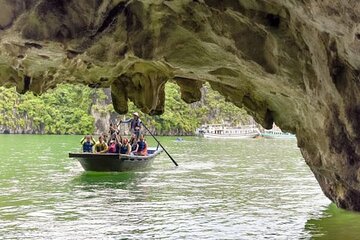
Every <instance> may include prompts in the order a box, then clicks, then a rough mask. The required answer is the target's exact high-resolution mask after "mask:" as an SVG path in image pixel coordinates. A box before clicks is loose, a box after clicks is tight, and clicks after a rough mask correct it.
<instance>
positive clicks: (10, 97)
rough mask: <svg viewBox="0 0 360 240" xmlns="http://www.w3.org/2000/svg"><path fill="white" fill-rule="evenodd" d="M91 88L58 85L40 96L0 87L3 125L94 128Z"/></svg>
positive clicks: (75, 130) (74, 130)
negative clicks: (91, 109)
mask: <svg viewBox="0 0 360 240" xmlns="http://www.w3.org/2000/svg"><path fill="white" fill-rule="evenodd" d="M91 94H92V90H91V89H89V88H85V87H83V86H69V85H59V86H58V87H57V88H56V89H54V90H50V91H48V92H46V93H44V94H43V95H41V96H38V97H37V96H34V95H33V94H32V93H27V94H25V95H19V94H17V93H16V92H15V89H13V88H11V89H8V88H0V112H1V116H2V117H1V118H0V125H2V126H6V128H10V129H16V128H22V129H25V130H30V132H36V133H47V134H84V133H89V132H90V133H91V132H93V131H94V130H95V129H94V118H93V117H92V116H91V115H90V108H91V105H92V100H91V99H92V98H91Z"/></svg>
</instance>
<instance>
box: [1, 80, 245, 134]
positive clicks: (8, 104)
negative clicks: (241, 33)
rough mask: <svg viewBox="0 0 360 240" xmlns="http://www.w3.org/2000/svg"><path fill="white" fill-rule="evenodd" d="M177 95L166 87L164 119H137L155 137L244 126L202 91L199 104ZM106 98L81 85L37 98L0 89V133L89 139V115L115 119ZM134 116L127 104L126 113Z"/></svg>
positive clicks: (240, 114) (234, 111)
mask: <svg viewBox="0 0 360 240" xmlns="http://www.w3.org/2000/svg"><path fill="white" fill-rule="evenodd" d="M179 91H180V89H179V86H177V85H176V84H174V83H168V84H167V85H166V98H165V99H166V102H165V113H164V114H163V115H161V116H148V115H145V114H144V115H142V116H141V119H142V120H143V122H144V123H146V125H147V126H148V127H150V128H151V130H152V131H154V133H156V134H159V135H191V134H193V133H194V131H195V129H196V128H197V127H199V126H200V125H201V124H204V123H219V122H223V121H226V122H231V123H233V124H240V123H247V122H248V120H249V117H248V115H247V114H246V112H245V111H244V110H243V109H239V108H237V107H235V106H234V105H233V104H231V103H229V102H226V101H225V99H224V97H222V96H220V95H219V94H218V93H216V92H215V91H213V90H211V88H210V87H209V86H208V85H206V86H205V87H204V88H203V89H202V93H203V98H202V99H201V101H200V102H197V103H193V104H190V105H189V104H186V103H185V102H184V101H183V100H181V98H180V93H179ZM110 99H111V97H110V96H108V94H106V92H104V90H103V89H91V88H89V87H86V86H82V85H67V84H61V85H59V86H58V87H57V88H56V89H53V90H49V91H48V92H46V93H44V94H43V95H41V96H35V95H34V94H33V93H26V94H24V95H21V94H18V93H16V91H15V89H14V88H3V87H1V88H0V111H1V116H0V129H2V131H8V132H17V133H41V134H86V133H93V132H94V131H95V130H96V129H95V124H94V123H95V121H96V120H97V119H95V117H94V116H93V115H92V112H93V111H91V110H95V111H96V112H98V113H100V115H99V116H97V117H99V118H102V117H104V116H106V115H108V114H110V115H111V116H112V118H113V120H115V119H114V117H115V118H118V119H119V118H120V119H122V118H123V116H119V115H117V114H116V112H115V110H114V108H113V105H112V103H111V100H110ZM135 111H139V110H138V109H137V108H136V107H135V105H134V104H133V103H130V104H129V117H131V113H132V112H135Z"/></svg>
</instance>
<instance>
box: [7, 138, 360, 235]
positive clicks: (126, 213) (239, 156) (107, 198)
mask: <svg viewBox="0 0 360 240" xmlns="http://www.w3.org/2000/svg"><path fill="white" fill-rule="evenodd" d="M79 138H80V137H79V136H26V135H25V136H21V135H18V136H12V135H0V150H1V160H0V190H1V194H0V239H124V238H125V239H311V238H316V239H317V238H319V239H360V227H358V226H359V225H360V215H359V214H356V213H351V212H346V211H343V210H339V209H337V208H336V207H335V206H334V205H332V204H330V201H329V200H328V199H327V198H325V197H324V196H323V194H322V192H321V190H320V188H319V186H318V184H317V182H316V181H315V178H314V177H313V176H312V173H311V172H310V170H309V169H308V167H307V166H306V165H305V163H304V160H303V159H302V157H301V155H300V152H299V150H298V148H297V147H296V142H295V141H292V140H280V141H279V140H278V141H276V140H242V141H233V140H230V141H216V140H206V139H198V138H185V140H186V141H184V142H175V141H174V140H175V138H171V137H169V138H161V141H162V142H163V144H164V145H165V146H167V149H168V151H169V152H171V153H172V155H173V157H174V158H175V159H176V160H177V161H178V163H179V164H180V167H178V168H175V167H174V166H173V164H172V162H171V161H170V160H169V159H168V158H167V156H166V155H165V154H162V155H160V156H159V157H158V158H157V159H156V160H155V162H154V164H153V166H152V168H151V169H149V170H147V171H142V172H135V173H85V172H84V171H83V170H82V168H81V166H80V164H79V163H77V162H76V161H75V160H72V159H68V158H67V153H68V152H69V151H78V150H79V145H78V144H79Z"/></svg>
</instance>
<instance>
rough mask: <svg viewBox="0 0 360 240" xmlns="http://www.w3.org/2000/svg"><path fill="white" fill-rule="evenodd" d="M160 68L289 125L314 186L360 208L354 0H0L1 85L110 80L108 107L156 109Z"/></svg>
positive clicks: (191, 88) (190, 98)
mask: <svg viewBox="0 0 360 240" xmlns="http://www.w3.org/2000/svg"><path fill="white" fill-rule="evenodd" d="M169 79H174V80H175V81H176V82H177V83H178V85H179V86H180V87H181V95H182V98H183V99H184V100H185V101H186V102H194V101H197V100H198V99H199V98H200V94H201V93H200V88H201V86H202V84H203V82H205V81H207V82H209V83H210V84H211V86H212V87H213V88H214V89H215V90H217V91H219V92H220V93H221V94H222V95H224V96H225V97H226V98H227V99H228V100H229V101H232V102H233V103H234V104H235V105H237V106H239V107H245V108H246V109H247V111H248V112H249V113H250V114H251V115H252V116H253V117H254V118H255V119H256V121H257V122H259V123H261V124H262V125H263V126H264V127H266V128H270V127H271V126H272V124H273V122H275V123H276V124H277V125H278V126H280V127H281V128H282V129H284V130H286V131H289V132H292V133H296V135H297V138H298V145H299V147H300V148H301V152H302V154H303V156H304V158H305V160H306V163H307V164H308V165H309V167H310V169H311V170H312V171H313V173H314V175H315V177H316V179H317V180H318V182H319V184H320V186H321V188H322V190H323V192H324V193H325V195H326V196H327V197H328V198H330V199H331V200H332V201H334V202H335V203H336V204H337V205H338V206H339V207H342V208H346V209H351V210H357V211H360V183H359V182H360V147H359V146H360V145H359V143H360V91H359V90H360V89H359V86H360V2H359V1H357V0H347V1H335V2H334V1H331V0H323V1H288V0H276V1H275V0H271V1H265V0H224V1H216V0H172V1H171V0H168V1H165V0H157V1H155V0H154V1H148V0H142V1H141V0H103V1H100V0H77V1H75V0H26V1H23V0H2V1H0V84H1V85H4V86H10V85H15V86H16V87H17V90H18V91H19V92H26V91H33V92H35V93H42V92H44V91H46V90H47V89H49V88H53V87H55V86H56V84H57V83H60V82H67V83H83V84H87V85H89V86H92V87H109V86H110V87H111V89H112V97H113V102H114V106H115V109H116V110H117V111H118V112H119V113H123V112H126V111H127V101H128V100H131V101H133V102H134V103H135V104H136V105H137V106H138V107H139V108H141V109H142V111H144V112H146V113H149V114H161V113H162V112H163V109H164V84H165V83H166V81H168V80H169ZM130 90H131V91H130Z"/></svg>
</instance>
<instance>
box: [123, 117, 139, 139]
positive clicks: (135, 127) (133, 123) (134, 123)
mask: <svg viewBox="0 0 360 240" xmlns="http://www.w3.org/2000/svg"><path fill="white" fill-rule="evenodd" d="M133 117H134V118H131V119H128V120H125V121H120V123H130V132H131V134H135V135H136V138H137V139H139V136H140V132H141V120H140V118H139V114H138V113H137V112H134V113H133Z"/></svg>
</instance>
